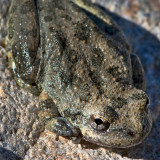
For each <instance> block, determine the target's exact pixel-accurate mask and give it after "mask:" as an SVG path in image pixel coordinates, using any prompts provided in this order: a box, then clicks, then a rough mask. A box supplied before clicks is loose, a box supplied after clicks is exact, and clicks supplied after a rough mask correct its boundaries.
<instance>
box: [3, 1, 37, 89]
mask: <svg viewBox="0 0 160 160" xmlns="http://www.w3.org/2000/svg"><path fill="white" fill-rule="evenodd" d="M17 4H18V5H17ZM7 30H8V34H7V38H6V44H7V52H8V60H9V66H10V68H11V70H12V72H13V74H14V78H15V80H16V81H17V83H18V85H19V86H21V87H23V88H26V89H32V90H35V89H36V87H32V86H31V85H33V84H35V79H36V74H37V71H38V66H39V60H38V58H37V52H38V45H39V24H38V16H37V11H36V6H35V2H34V1H33V0H28V1H24V0H22V1H20V0H14V1H12V2H11V6H10V10H9V17H8V20H7Z"/></svg>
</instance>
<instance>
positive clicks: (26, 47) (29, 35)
mask: <svg viewBox="0 0 160 160" xmlns="http://www.w3.org/2000/svg"><path fill="white" fill-rule="evenodd" d="M97 22H98V23H97ZM7 31H8V32H7V38H6V45H7V54H8V60H9V68H10V70H11V72H12V74H13V76H14V79H15V80H16V82H17V84H18V85H19V86H20V87H22V88H24V89H26V90H27V91H30V92H31V93H33V94H35V95H37V96H39V101H38V106H39V112H38V117H39V121H40V122H41V123H42V124H43V126H44V128H45V129H46V130H49V131H50V132H53V133H56V134H57V135H58V136H64V137H67V138H69V139H71V140H72V141H73V143H81V140H82V139H83V140H85V141H88V142H91V143H94V144H96V145H99V146H102V147H111V148H129V147H132V146H135V145H138V144H140V143H142V142H143V140H144V139H145V138H146V137H147V136H148V135H149V133H150V131H151V128H152V117H151V112H150V109H149V104H150V100H149V98H148V96H147V94H146V92H145V88H146V87H145V86H146V85H145V76H144V69H143V66H142V63H141V61H140V59H139V57H138V56H137V55H136V54H134V53H131V52H132V50H131V47H130V44H129V43H128V42H127V39H126V37H125V36H124V34H123V33H122V31H121V29H120V27H119V26H118V25H117V24H116V22H115V21H114V20H113V19H112V18H111V17H110V16H109V15H108V14H107V13H106V12H105V11H103V10H102V9H101V8H99V7H98V6H96V5H95V4H93V3H90V2H88V1H85V0H58V1H57V0H46V1H43V0H36V1H33V0H13V1H11V6H10V9H9V14H8V20H7Z"/></svg>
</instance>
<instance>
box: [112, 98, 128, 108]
mask: <svg viewBox="0 0 160 160" xmlns="http://www.w3.org/2000/svg"><path fill="white" fill-rule="evenodd" d="M111 102H112V107H113V108H114V109H116V108H121V107H123V106H124V105H127V100H126V99H124V98H121V97H118V98H111Z"/></svg>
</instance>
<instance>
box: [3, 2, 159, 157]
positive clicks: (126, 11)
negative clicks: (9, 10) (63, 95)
mask: <svg viewBox="0 0 160 160" xmlns="http://www.w3.org/2000/svg"><path fill="white" fill-rule="evenodd" d="M98 2H99V3H100V4H101V5H103V7H104V6H106V7H107V8H108V9H109V10H110V11H111V12H113V13H115V12H116V13H117V14H118V15H115V14H113V13H112V14H111V15H112V16H113V18H114V19H115V20H116V21H117V23H118V24H119V25H120V26H121V28H122V30H123V31H124V33H125V34H126V36H127V37H128V39H129V41H130V44H131V45H132V47H133V49H132V50H133V52H135V53H137V54H138V55H139V56H140V58H141V60H142V63H143V65H144V68H145V74H146V79H147V93H148V95H149V97H150V99H151V109H152V113H153V114H152V115H153V119H154V124H153V129H152V132H151V134H150V136H149V137H148V138H147V139H146V140H145V141H144V142H143V143H142V144H141V145H139V146H136V147H133V148H130V149H104V148H101V147H98V146H93V145H86V142H84V144H83V145H73V144H72V142H71V141H68V140H67V139H64V138H62V137H60V139H59V141H55V138H56V137H55V135H54V134H51V133H50V132H47V131H45V132H43V133H41V135H40V138H39V139H38V141H36V139H37V138H38V135H39V134H36V131H37V129H38V126H39V125H38V122H35V121H36V114H34V113H36V112H37V111H35V107H33V106H34V105H36V101H37V99H36V97H33V95H31V94H29V93H27V92H26V91H24V90H22V89H18V88H17V85H16V84H15V82H14V80H13V79H12V77H11V75H10V74H9V71H8V68H7V62H6V60H5V59H6V56H4V54H5V50H3V49H1V50H0V53H1V54H0V75H2V76H1V78H0V99H1V101H0V108H1V112H0V115H1V117H3V118H1V122H2V124H1V126H0V127H1V128H0V130H1V136H0V137H1V139H0V140H1V141H0V143H1V146H2V147H4V148H7V149H8V150H10V151H12V152H13V154H14V153H15V154H18V155H19V156H21V157H24V156H25V158H24V159H127V160H129V159H145V160H152V159H153V160H154V159H158V158H159V157H160V152H159V150H160V130H159V128H160V123H159V122H160V115H159V111H160V100H159V97H160V84H159V83H160V74H159V69H160V48H159V46H160V42H159V39H158V38H159V37H160V30H159V28H160V24H159V19H160V18H159V16H158V15H159V9H160V7H159V4H158V1H156V0H153V1H152V0H147V1H143V0H141V1H132V0H130V1H123V0H115V1H114V2H113V1H109V0H108V1H106V0H101V1H100V0H99V1H98ZM0 3H2V1H0ZM157 8H158V9H157ZM107 11H108V10H107ZM122 17H124V18H127V19H124V18H122ZM15 113H19V114H15ZM28 113H32V114H28ZM31 121H32V122H31ZM33 121H34V122H35V123H34V122H33ZM36 127H37V128H36ZM17 128H18V129H17ZM19 128H22V129H21V132H20V131H18V130H20V129H19ZM33 128H35V129H33ZM17 131H18V132H17ZM35 142H36V144H35V145H34V146H32V145H33V144H34V143H35ZM26 144H28V145H26ZM24 146H27V147H24ZM27 150H28V152H27V153H26V151H27ZM0 154H2V153H1V152H0ZM8 155H10V154H9V153H8ZM6 159H7V158H6Z"/></svg>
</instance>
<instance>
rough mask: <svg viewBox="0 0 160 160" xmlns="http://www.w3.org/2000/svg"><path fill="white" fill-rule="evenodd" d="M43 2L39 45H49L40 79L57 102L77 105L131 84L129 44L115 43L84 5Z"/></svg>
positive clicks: (45, 49) (44, 54) (45, 52)
mask: <svg viewBox="0 0 160 160" xmlns="http://www.w3.org/2000/svg"><path fill="white" fill-rule="evenodd" d="M39 5H40V11H39V15H40V20H39V21H40V29H41V31H40V34H41V37H42V38H41V47H42V48H43V46H44V45H45V46H47V47H48V48H47V47H46V48H45V46H44V51H43V56H44V59H43V60H42V61H41V66H40V72H39V73H40V74H39V76H38V83H39V84H41V86H42V88H43V89H44V90H45V91H46V92H47V93H48V94H49V95H50V96H51V97H52V98H54V99H55V100H56V101H58V102H59V104H61V103H64V102H65V103H68V104H67V106H70V107H71V106H74V107H75V105H78V104H77V102H86V103H87V102H88V101H89V100H90V99H91V97H94V96H97V97H98V96H100V95H101V94H106V95H109V94H117V93H115V90H114V89H115V88H116V86H117V85H119V86H120V88H121V89H123V87H124V86H125V85H128V84H130V83H132V80H131V71H130V70H131V69H130V67H131V64H130V58H129V49H128V50H127V49H124V48H126V47H123V46H122V47H120V46H119V47H117V46H116V44H115V43H114V40H113V39H112V36H111V35H109V34H104V33H103V32H102V31H100V29H99V28H98V27H97V26H96V25H95V23H94V22H93V21H92V20H90V19H89V18H88V16H87V13H86V12H84V10H83V9H81V8H79V7H78V6H77V5H75V4H74V3H72V2H69V1H53V3H52V5H51V3H47V2H45V4H44V3H42V2H41V3H39ZM43 5H44V6H43ZM107 27H109V25H108V24H106V28H107ZM113 27H115V28H114V30H117V32H119V31H118V28H116V27H117V26H113ZM44 31H45V32H44ZM112 34H113V37H114V33H112ZM115 34H117V33H116V32H115ZM122 37H123V36H122ZM125 45H127V44H125ZM109 86H110V87H109ZM62 106H63V105H62Z"/></svg>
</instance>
